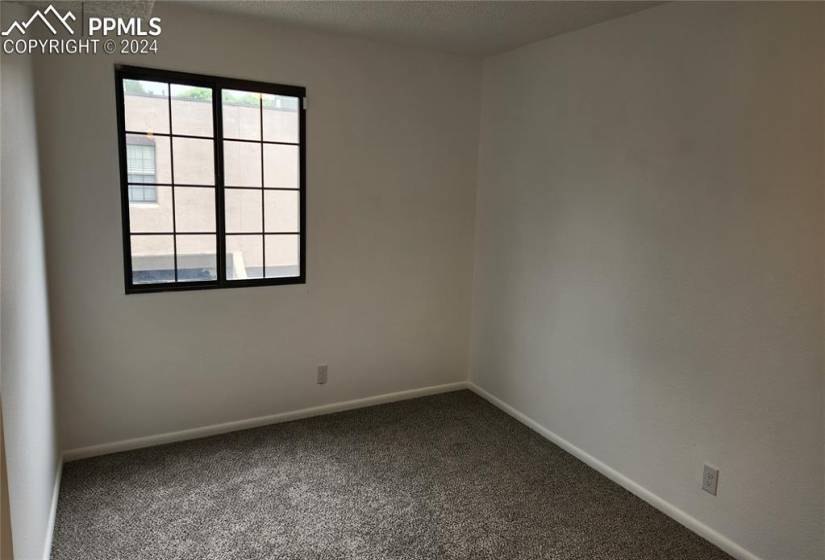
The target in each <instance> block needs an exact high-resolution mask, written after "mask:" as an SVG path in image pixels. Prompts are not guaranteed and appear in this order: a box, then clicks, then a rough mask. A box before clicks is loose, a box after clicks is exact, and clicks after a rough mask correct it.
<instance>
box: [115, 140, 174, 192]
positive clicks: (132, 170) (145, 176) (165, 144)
mask: <svg viewBox="0 0 825 560" xmlns="http://www.w3.org/2000/svg"><path fill="white" fill-rule="evenodd" d="M170 158H171V155H170V153H169V137H168V136H152V135H144V134H127V135H126V174H127V175H128V180H129V182H130V183H167V184H168V183H171V182H172V166H171V159H170Z"/></svg>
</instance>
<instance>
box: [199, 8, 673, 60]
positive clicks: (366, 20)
mask: <svg viewBox="0 0 825 560" xmlns="http://www.w3.org/2000/svg"><path fill="white" fill-rule="evenodd" d="M189 1H190V2H191V3H192V4H193V5H197V6H199V7H203V8H206V9H209V10H213V11H218V12H223V13H234V14H245V15H250V16H255V17H259V18H267V19H271V20H273V21H277V22H280V23H285V24H290V25H300V26H305V27H312V28H315V29H319V30H323V31H330V32H334V33H343V34H347V35H357V36H359V37H365V38H369V39H373V40H376V41H384V42H390V43H395V44H400V45H407V46H414V47H422V48H430V49H437V50H441V51H445V52H451V53H456V54H465V55H476V56H487V55H492V54H497V53H501V52H504V51H508V50H510V49H513V48H516V47H519V46H521V45H525V44H527V43H531V42H533V41H537V40H539V39H544V38H547V37H551V36H553V35H558V34H559V33H564V32H566V31H572V30H574V29H579V28H582V27H586V26H588V25H592V24H594V23H598V22H601V21H605V20H608V19H613V18H616V17H621V16H623V15H626V14H630V13H633V12H637V11H639V10H643V9H645V8H649V7H651V6H654V5H656V4H659V3H661V2H641V1H639V2H632V1H620V2H602V1H599V2H592V1H591V2H582V1H574V2H569V1H544V2H534V1H533V2H522V1H512V0H511V1H484V2H477V1H466V0H465V1H440V2H439V1H430V2H421V1H399V0H396V1H384V2H375V1H373V2H363V1H357V2H347V1H306V0H304V1H273V0H270V1H263V0H233V1H227V0H189Z"/></svg>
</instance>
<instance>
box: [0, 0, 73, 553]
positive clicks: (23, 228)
mask: <svg viewBox="0 0 825 560" xmlns="http://www.w3.org/2000/svg"><path fill="white" fill-rule="evenodd" d="M26 14H27V12H26V11H25V10H24V9H22V8H21V7H20V6H18V5H15V4H7V3H4V5H3V10H2V19H3V29H5V28H6V25H7V24H8V23H9V22H10V21H12V20H14V19H17V18H22V17H26ZM0 81H2V93H0V97H2V103H0V131H2V138H0V144H2V146H0V151H2V155H0V161H1V162H2V169H0V189H1V190H2V192H0V205H2V209H0V302H2V305H1V306H0V307H1V309H0V386H1V387H2V388H1V390H0V394H1V395H2V401H3V404H2V409H3V410H2V414H3V422H2V424H3V431H4V438H5V449H6V457H5V458H6V466H7V468H8V471H7V474H8V483H9V501H10V506H11V516H12V518H11V527H12V531H13V532H12V537H13V541H14V552H15V554H16V558H17V559H18V560H31V559H38V560H39V559H41V558H43V553H44V547H45V546H46V544H47V543H46V540H47V538H48V535H49V519H50V514H51V511H52V503H53V500H52V498H53V494H54V489H55V478H56V476H57V472H58V468H59V461H60V453H59V444H58V438H57V434H56V427H55V405H54V399H53V381H52V360H51V353H50V350H49V310H48V298H47V291H46V262H45V255H44V239H43V216H42V213H41V182H40V175H39V171H38V167H39V161H38V149H37V135H36V134H35V106H34V84H33V79H32V68H31V60H30V59H29V58H28V57H23V56H3V57H2V58H0Z"/></svg>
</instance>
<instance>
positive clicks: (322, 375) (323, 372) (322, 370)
mask: <svg viewBox="0 0 825 560" xmlns="http://www.w3.org/2000/svg"><path fill="white" fill-rule="evenodd" d="M326 382H327V366H326V364H322V365H320V366H318V385H323V384H324V383H326Z"/></svg>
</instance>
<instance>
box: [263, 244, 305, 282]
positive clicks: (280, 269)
mask: <svg viewBox="0 0 825 560" xmlns="http://www.w3.org/2000/svg"><path fill="white" fill-rule="evenodd" d="M298 254H299V251H298V236H297V235H267V236H266V277H267V278H283V277H290V276H300V275H301V261H300V259H299V257H298Z"/></svg>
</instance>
